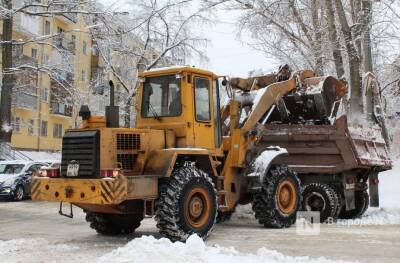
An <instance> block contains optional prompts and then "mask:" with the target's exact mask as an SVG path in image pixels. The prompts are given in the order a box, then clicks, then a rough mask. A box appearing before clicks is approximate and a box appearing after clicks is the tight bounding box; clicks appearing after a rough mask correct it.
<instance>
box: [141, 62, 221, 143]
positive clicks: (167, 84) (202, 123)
mask: <svg viewBox="0 0 400 263" xmlns="http://www.w3.org/2000/svg"><path fill="white" fill-rule="evenodd" d="M139 79H140V81H139V82H138V104H137V113H138V114H137V116H136V126H137V127H138V128H142V129H162V130H165V134H166V139H167V142H166V144H167V148H185V147H191V148H205V149H209V150H211V151H216V150H217V149H219V148H220V146H221V141H222V136H221V134H222V133H221V121H220V110H219V109H220V102H219V89H218V80H217V77H216V76H215V75H214V74H213V73H212V72H210V71H206V70H201V69H197V68H192V67H175V68H164V69H155V70H150V71H145V72H144V73H142V74H140V76H139Z"/></svg>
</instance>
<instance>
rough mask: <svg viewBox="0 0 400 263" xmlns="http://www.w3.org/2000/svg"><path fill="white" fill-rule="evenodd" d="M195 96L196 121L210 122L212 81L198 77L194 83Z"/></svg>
mask: <svg viewBox="0 0 400 263" xmlns="http://www.w3.org/2000/svg"><path fill="white" fill-rule="evenodd" d="M194 96H195V105H196V120H197V121H199V122H209V121H210V120H211V111H210V81H209V80H208V79H206V78H200V77H196V78H195V82H194Z"/></svg>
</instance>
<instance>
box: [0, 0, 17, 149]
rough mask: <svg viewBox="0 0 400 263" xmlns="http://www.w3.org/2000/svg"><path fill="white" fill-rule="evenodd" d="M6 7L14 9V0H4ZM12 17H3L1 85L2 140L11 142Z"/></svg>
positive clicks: (12, 83) (0, 116)
mask: <svg viewBox="0 0 400 263" xmlns="http://www.w3.org/2000/svg"><path fill="white" fill-rule="evenodd" d="M3 5H4V7H5V8H6V9H8V10H11V9H12V1H11V0H8V1H4V4H3ZM12 30H13V26H12V17H9V18H5V19H3V37H2V41H4V44H3V45H2V66H3V82H2V86H1V103H0V141H4V142H11V135H12V129H11V128H10V127H11V102H12V101H11V100H12V90H13V86H14V78H13V75H12V74H11V72H9V71H10V68H12V65H13V61H12V43H11V41H12Z"/></svg>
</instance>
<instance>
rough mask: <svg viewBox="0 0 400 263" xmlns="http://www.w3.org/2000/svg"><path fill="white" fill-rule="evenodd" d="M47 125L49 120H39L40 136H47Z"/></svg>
mask: <svg viewBox="0 0 400 263" xmlns="http://www.w3.org/2000/svg"><path fill="white" fill-rule="evenodd" d="M44 124H45V126H44ZM48 127H49V122H48V121H42V122H41V124H40V136H41V137H47V136H48ZM43 128H44V129H43ZM44 131H45V133H44Z"/></svg>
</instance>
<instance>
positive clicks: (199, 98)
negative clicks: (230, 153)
mask: <svg viewBox="0 0 400 263" xmlns="http://www.w3.org/2000/svg"><path fill="white" fill-rule="evenodd" d="M192 83H193V98H194V103H193V105H194V122H193V123H194V125H193V129H194V130H193V133H194V143H195V147H199V148H207V149H210V150H211V149H215V148H219V147H220V145H221V140H222V138H221V121H220V112H219V94H218V81H216V80H213V79H212V78H210V77H209V76H200V75H194V76H193V80H192Z"/></svg>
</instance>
